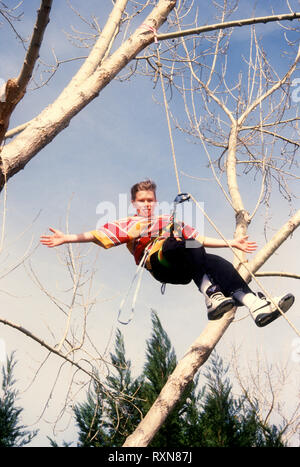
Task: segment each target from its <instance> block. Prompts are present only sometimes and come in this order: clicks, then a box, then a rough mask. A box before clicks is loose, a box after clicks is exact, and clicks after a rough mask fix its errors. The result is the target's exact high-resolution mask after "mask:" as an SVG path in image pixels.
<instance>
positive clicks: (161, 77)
mask: <svg viewBox="0 0 300 467" xmlns="http://www.w3.org/2000/svg"><path fill="white" fill-rule="evenodd" d="M145 26H146V25H145ZM149 29H150V30H151V31H152V32H153V33H154V41H155V43H156V45H157V48H156V53H157V66H158V70H159V76H160V81H161V88H162V93H163V100H164V106H165V113H166V117H167V124H168V130H169V137H170V144H171V151H172V158H173V164H174V171H175V177H176V182H177V187H178V193H179V194H180V193H181V187H180V181H179V174H178V166H177V161H176V154H175V146H174V140H173V135H172V128H171V122H170V113H169V106H168V101H167V97H166V90H165V84H164V78H163V72H162V63H161V58H160V52H159V44H158V40H157V32H156V30H155V29H154V28H152V27H149ZM188 196H189V197H190V198H191V199H192V201H193V202H194V203H195V205H196V206H197V207H198V208H199V209H200V210H201V211H202V213H203V215H204V216H205V218H206V219H207V220H208V222H209V223H210V224H211V225H212V227H213V228H214V229H215V231H216V232H217V233H218V235H219V236H220V237H221V238H222V239H223V240H224V242H225V243H226V245H227V246H228V247H229V248H230V250H231V251H232V252H233V254H234V256H235V257H237V258H238V259H239V261H240V258H239V256H238V255H237V253H236V252H235V250H234V248H233V247H232V246H231V245H230V244H229V242H228V240H227V239H226V238H225V237H224V235H223V234H222V232H221V231H220V230H219V229H218V227H217V226H216V225H215V223H214V222H213V221H212V219H211V218H210V217H209V216H208V215H207V213H206V212H205V211H204V209H203V208H202V206H201V205H200V204H199V203H198V202H197V200H196V199H195V198H194V196H193V195H192V194H190V193H189V194H188ZM242 264H243V266H244V268H245V269H246V271H247V272H248V274H249V275H250V276H251V278H252V279H253V280H254V281H255V282H256V284H257V285H258V286H259V287H260V289H261V290H262V291H263V293H264V294H265V296H266V298H268V300H269V301H270V302H271V303H272V304H273V305H274V306H276V308H277V309H278V310H279V312H280V313H281V315H282V316H283V317H284V319H285V320H286V321H287V323H288V324H289V325H290V326H291V328H292V329H293V330H294V331H295V333H296V334H297V335H298V336H299V337H300V332H299V331H298V329H297V328H296V327H295V326H294V324H293V323H292V322H291V321H290V320H289V318H287V316H286V315H285V313H284V312H283V311H282V310H281V308H280V307H279V306H278V305H277V304H276V303H275V302H274V300H273V298H272V297H271V296H270V294H269V292H268V291H267V290H266V289H265V287H264V286H263V285H262V284H261V282H260V281H259V280H258V279H257V277H255V275H254V274H253V273H252V271H250V269H249V268H248V266H247V265H246V264H245V263H242Z"/></svg>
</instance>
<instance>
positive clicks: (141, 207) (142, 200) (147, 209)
mask: <svg viewBox="0 0 300 467" xmlns="http://www.w3.org/2000/svg"><path fill="white" fill-rule="evenodd" d="M132 204H133V206H134V207H135V209H136V211H137V214H138V215H139V216H143V217H151V216H152V215H153V214H154V210H155V206H156V198H155V194H154V193H153V191H150V190H141V191H138V192H137V193H136V196H135V200H134V201H132Z"/></svg>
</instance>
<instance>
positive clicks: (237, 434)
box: [74, 313, 284, 448]
mask: <svg viewBox="0 0 300 467" xmlns="http://www.w3.org/2000/svg"><path fill="white" fill-rule="evenodd" d="M152 326H153V330H152V335H151V337H150V339H149V340H148V342H147V349H146V362H145V365H144V369H143V372H142V374H141V375H140V376H139V377H137V378H133V376H132V373H131V362H130V361H129V360H127V359H126V357H125V346H124V339H123V336H122V334H121V332H120V331H117V335H116V343H115V352H114V353H111V355H110V358H111V362H112V364H113V366H114V371H113V372H112V373H111V374H110V375H109V376H108V378H107V381H106V386H107V387H108V389H109V391H108V392H104V391H103V389H102V388H101V387H99V386H98V385H96V384H94V386H93V389H92V390H91V391H89V393H88V395H87V400H86V402H84V403H83V404H78V405H77V406H76V407H75V410H74V413H75V418H76V423H77V425H78V428H79V443H78V446H94V447H101V446H122V444H123V443H124V441H125V439H126V437H127V436H128V435H129V434H131V433H132V432H133V431H134V429H135V428H136V426H137V424H138V423H139V421H140V419H141V416H142V414H143V415H145V414H146V413H147V411H148V410H149V408H150V407H151V406H152V404H153V402H154V401H155V400H156V398H157V396H158V395H159V393H160V391H161V389H162V388H163V386H164V384H165V383H166V381H167V379H168V377H169V376H170V375H171V373H172V372H173V370H174V368H175V366H176V364H177V359H176V355H175V352H174V349H173V348H172V345H171V342H170V340H169V338H168V336H167V334H166V332H165V331H164V329H163V327H162V325H161V322H160V320H159V318H158V316H157V315H156V314H155V313H152ZM227 373H228V367H224V365H223V361H222V359H221V358H220V357H219V356H218V355H217V354H216V352H214V353H213V354H212V356H211V358H210V364H209V365H208V367H207V370H206V374H205V377H206V384H205V385H204V386H203V388H202V389H201V390H199V389H198V377H196V378H195V381H194V382H191V383H190V385H189V386H188V387H187V388H186V391H185V393H184V394H183V396H182V398H181V400H180V401H179V403H178V404H177V406H176V407H175V408H174V410H173V411H172V413H171V414H170V415H169V417H168V418H167V419H166V421H165V423H164V425H163V426H162V427H161V429H160V430H159V432H158V433H157V434H156V435H155V437H154V438H153V440H152V442H151V444H150V446H151V447H169V448H172V447H175V448H178V447H197V446H198V447H254V446H255V447H260V446H268V447H271V446H272V447H280V446H284V443H283V441H282V440H281V435H280V431H279V430H278V429H277V428H276V427H275V426H274V425H272V426H264V425H262V424H261V423H260V421H259V419H258V417H257V415H256V410H255V409H253V407H250V406H249V404H248V403H247V401H246V400H245V398H243V397H234V396H233V395H232V385H231V383H230V380H229V378H228V377H227Z"/></svg>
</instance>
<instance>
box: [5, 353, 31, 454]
mask: <svg viewBox="0 0 300 467" xmlns="http://www.w3.org/2000/svg"><path fill="white" fill-rule="evenodd" d="M15 365H16V361H15V360H14V353H12V354H11V356H10V357H7V360H6V367H5V366H4V365H3V367H2V391H1V393H0V447H22V446H25V445H26V444H28V443H30V441H31V440H32V439H33V438H34V437H35V436H36V434H37V431H33V432H30V431H28V430H26V429H25V426H24V425H21V424H20V418H21V413H22V411H23V409H22V408H20V407H16V405H15V404H16V400H17V396H18V391H16V390H15V389H14V385H15V383H16V381H15V380H14V377H13V370H14V367H15Z"/></svg>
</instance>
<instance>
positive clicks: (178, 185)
mask: <svg viewBox="0 0 300 467" xmlns="http://www.w3.org/2000/svg"><path fill="white" fill-rule="evenodd" d="M157 60H158V63H157V66H158V69H159V76H160V81H161V88H162V93H163V98H164V105H165V112H166V117H167V123H168V130H169V136H170V143H171V151H172V158H173V164H174V170H175V177H176V182H177V188H178V193H181V188H180V181H179V175H178V168H177V161H176V155H175V148H174V141H173V136H172V128H171V122H170V114H169V107H168V101H167V96H166V89H165V83H164V78H163V73H162V63H161V61H160V53H159V46H158V47H157Z"/></svg>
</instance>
